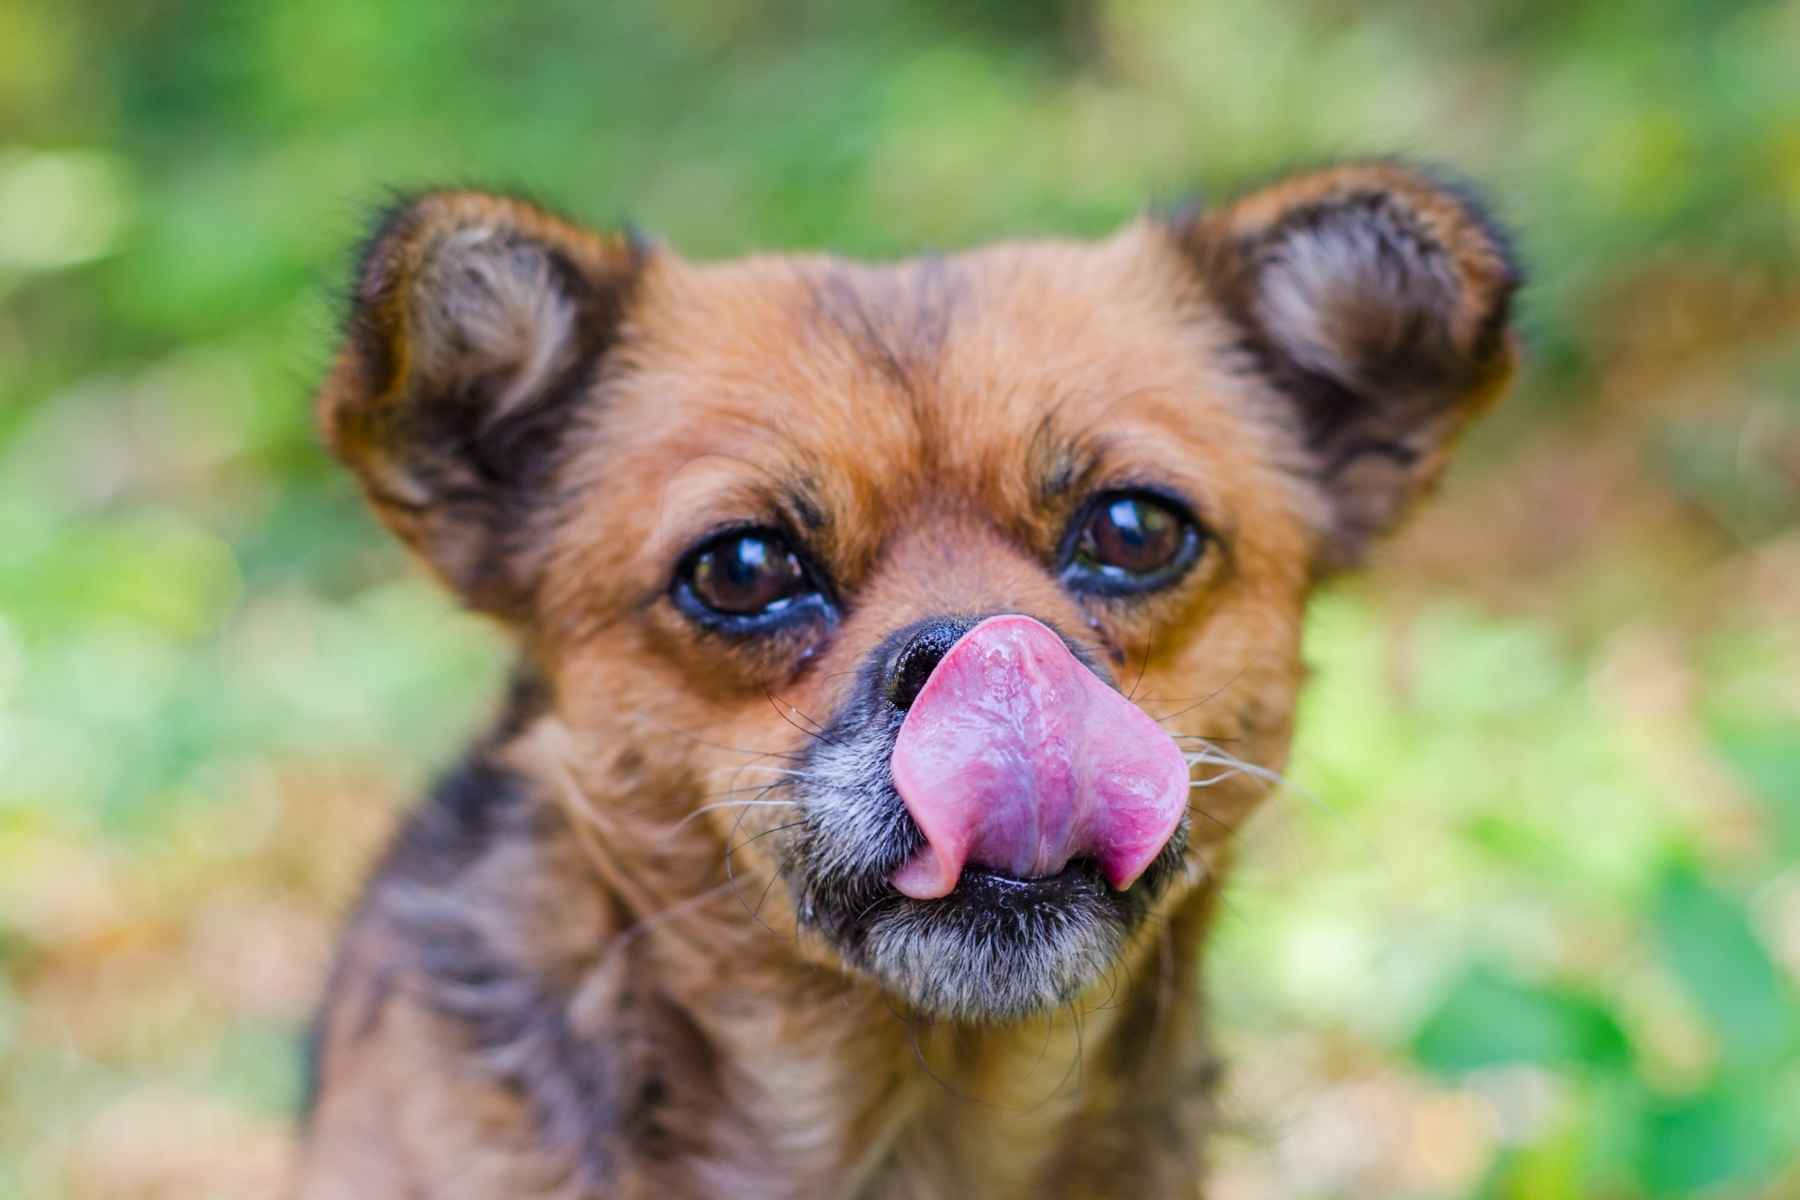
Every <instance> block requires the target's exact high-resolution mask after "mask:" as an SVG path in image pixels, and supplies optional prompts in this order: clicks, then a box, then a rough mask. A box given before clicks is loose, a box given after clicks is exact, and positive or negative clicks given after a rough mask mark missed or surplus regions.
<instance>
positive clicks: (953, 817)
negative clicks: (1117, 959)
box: [892, 615, 1188, 900]
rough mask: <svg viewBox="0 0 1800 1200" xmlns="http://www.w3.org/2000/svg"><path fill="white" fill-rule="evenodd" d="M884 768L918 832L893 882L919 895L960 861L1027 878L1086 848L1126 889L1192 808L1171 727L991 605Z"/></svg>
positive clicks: (1025, 621) (954, 872) (955, 872)
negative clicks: (918, 841)
mask: <svg viewBox="0 0 1800 1200" xmlns="http://www.w3.org/2000/svg"><path fill="white" fill-rule="evenodd" d="M892 766H893V776H894V786H895V787H896V788H897V789H899V792H900V799H901V800H902V801H904V802H905V804H906V810H907V812H909V813H911V814H912V818H913V820H914V822H916V823H917V824H918V826H919V831H920V832H921V833H923V834H924V835H925V845H924V846H923V847H921V848H920V850H919V851H918V853H917V854H915V855H914V856H913V857H912V858H911V859H909V860H908V861H907V862H906V863H905V864H904V865H903V866H901V868H900V869H899V871H897V872H896V873H895V875H894V880H893V882H894V886H895V887H896V888H898V889H899V890H900V891H901V892H903V893H905V894H906V895H908V896H911V897H913V898H914V899H917V900H930V899H934V898H936V897H939V896H944V895H948V894H949V892H950V891H951V889H952V888H954V887H955V886H956V881H957V879H958V878H960V877H961V875H962V870H963V867H964V865H965V864H968V863H974V864H975V865H977V866H983V867H988V868H991V869H992V870H995V871H999V872H1001V873H1003V874H1006V875H1011V876H1014V877H1017V878H1020V879H1030V878H1035V877H1039V876H1046V875H1054V874H1056V873H1057V872H1058V871H1061V870H1062V869H1063V867H1065V866H1066V865H1068V863H1069V861H1070V860H1071V859H1075V858H1079V857H1083V856H1090V857H1092V858H1094V859H1095V860H1097V861H1098V863H1099V865H1100V869H1101V871H1102V872H1103V873H1104V874H1105V876H1106V878H1107V881H1108V882H1109V883H1111V884H1112V886H1113V887H1115V888H1120V889H1123V888H1127V887H1130V886H1131V884H1132V882H1133V881H1134V880H1136V879H1137V877H1138V876H1139V875H1141V874H1142V873H1143V871H1144V868H1146V867H1148V866H1149V865H1150V863H1151V862H1152V861H1153V860H1154V859H1155V858H1156V855H1157V852H1158V851H1160V850H1161V849H1162V848H1163V845H1164V843H1166V842H1167V841H1168V840H1169V838H1170V836H1171V835H1172V834H1173V833H1174V832H1175V827H1176V826H1177V825H1179V824H1180V823H1181V815H1182V813H1183V811H1185V809H1186V807H1187V797H1188V767H1187V760H1186V759H1184V758H1183V757H1182V756H1181V751H1180V750H1179V749H1177V748H1176V745H1175V743H1174V741H1173V740H1172V739H1171V738H1170V737H1169V735H1168V734H1167V733H1165V732H1163V730H1162V728H1161V727H1160V726H1158V725H1157V724H1156V722H1155V721H1152V720H1151V719H1150V718H1149V717H1148V716H1146V715H1145V713H1144V711H1143V710H1142V709H1140V708H1138V707H1137V706H1136V705H1135V704H1133V703H1131V701H1129V700H1127V699H1126V698H1125V697H1123V696H1121V695H1120V694H1119V693H1118V692H1116V691H1114V690H1113V689H1112V688H1110V687H1108V686H1107V685H1106V684H1105V683H1104V682H1102V681H1101V680H1100V678H1099V677H1098V676H1096V675H1095V674H1094V673H1093V672H1092V671H1090V670H1088V669H1087V668H1086V667H1084V666H1082V665H1081V663H1080V662H1079V661H1078V660H1077V659H1076V658H1075V656H1074V655H1073V654H1071V653H1069V649H1068V647H1067V646H1065V645H1064V644H1063V641H1062V639H1061V638H1060V637H1058V636H1057V635H1056V634H1055V633H1053V632H1052V631H1051V630H1050V629H1049V628H1047V627H1046V626H1044V625H1042V624H1040V623H1039V622H1037V621H1034V620H1032V619H1031V618H1030V617H1026V616H1017V615H1008V616H1001V617H990V618H988V619H987V620H985V621H983V622H981V624H979V625H977V626H975V628H974V629H971V630H970V631H969V632H968V633H967V634H965V635H963V637H962V639H961V640H960V641H958V642H957V643H956V644H955V645H954V646H952V647H951V648H950V652H949V653H948V654H946V655H944V657H943V659H942V661H940V662H939V663H938V665H937V667H936V668H935V669H934V670H933V671H932V673H931V676H930V678H928V679H927V680H926V681H925V686H924V687H923V688H921V689H920V690H919V694H918V697H917V698H916V699H915V700H914V701H913V703H912V707H911V708H910V709H909V710H908V711H907V714H906V720H905V722H904V723H903V724H902V725H901V726H900V736H899V739H898V741H896V743H895V745H894V758H893V764H892Z"/></svg>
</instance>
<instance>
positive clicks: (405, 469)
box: [318, 192, 646, 616]
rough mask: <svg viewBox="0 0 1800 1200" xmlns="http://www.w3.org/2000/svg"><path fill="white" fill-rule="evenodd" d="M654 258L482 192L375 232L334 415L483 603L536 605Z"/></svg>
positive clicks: (351, 457) (331, 428) (397, 519)
mask: <svg viewBox="0 0 1800 1200" xmlns="http://www.w3.org/2000/svg"><path fill="white" fill-rule="evenodd" d="M645 256H646V252H645V250H644V248H643V247H642V246H640V245H638V244H636V243H635V242H633V241H631V240H630V239H627V238H623V237H607V236H599V235H595V234H592V233H589V232H587V231H585V230H582V229H580V228H577V227H576V226H574V225H571V224H569V223H568V222H565V221H563V220H561V219H559V218H557V217H554V216H552V215H550V214H549V213H546V212H544V211H542V210H541V209H538V208H536V207H534V206H532V205H530V204H527V203H525V202H523V201H519V200H513V199H509V198H505V197H499V196H488V195H483V194H480V193H474V192H436V193H431V194H428V195H425V196H423V197H420V198H418V199H415V200H412V201H410V202H408V203H405V204H403V205H401V206H399V207H397V208H396V209H394V210H393V211H392V212H391V213H389V214H388V215H387V217H386V218H385V219H384V220H383V221H382V222H381V223H380V224H379V226H378V227H377V229H376V230H375V233H374V234H373V236H372V237H371V238H370V239H369V242H368V245H367V248H366V249H365V251H364V253H363V256H362V260H361V263H360V265H359V266H358V268H357V272H356V283H355V290H354V293H353V295H352V297H351V309H350V314H349V322H348V327H347V331H346V332H347V336H346V339H345V345H344V347H343V350H342V352H341V353H340V354H339V356H338V359H337V362H336V365H335V366H334V368H333V369H332V372H331V374H330V376H329V377H328V378H327V380H326V382H325V386H324V388H323V390H322V392H321V394H320V396H319V402H318V412H319V420H320V423H321V425H322V426H323V428H324V431H325V436H326V439H327V441H328V442H329V443H330V445H331V448H332V450H333V451H334V452H335V453H336V454H337V456H338V457H339V458H340V459H342V460H343V461H344V463H346V464H347V465H348V466H349V467H350V468H351V469H352V470H353V471H355V472H356V474H357V476H358V477H359V478H360V480H361V482H362V485H363V489H364V491H365V492H366V493H367V495H368V497H369V500H370V503H371V504H372V505H373V506H374V508H375V510H376V512H377V513H378V514H379V515H380V517H381V519H382V521H383V522H385V523H386V524H387V525H388V527H389V528H391V529H392V530H393V531H394V532H395V533H397V534H398V535H399V536H400V537H401V539H402V540H404V541H405V542H406V543H407V544H408V545H409V546H411V547H412V548H413V549H414V550H415V551H416V552H417V553H418V554H419V555H420V556H421V557H422V558H423V559H424V560H425V561H426V562H427V563H428V564H429V565H430V566H431V567H432V568H433V569H434V570H435V571H436V572H437V573H438V574H439V575H440V576H442V577H443V578H444V579H445V580H446V581H447V582H448V583H449V584H450V586H451V587H453V588H454V589H456V590H457V591H458V592H459V593H461V594H462V595H463V597H464V598H465V599H467V600H468V601H469V603H471V604H472V605H474V606H475V607H477V608H480V609H483V610H486V611H488V612H492V613H495V614H498V615H502V616H512V615H517V614H518V613H519V612H520V611H521V610H522V608H523V607H524V606H525V605H526V604H528V603H529V600H530V594H531V591H532V587H533V575H534V567H533V561H534V557H535V554H534V551H535V549H536V548H537V547H539V546H541V545H542V544H543V541H544V539H543V538H542V537H538V536H535V535H536V533H537V531H538V530H539V528H540V517H541V514H543V513H544V512H546V511H547V510H549V509H550V508H551V506H552V502H553V501H554V499H555V496H554V492H555V489H556V486H557V484H556V479H557V467H558V465H559V464H560V462H561V461H562V457H563V453H564V451H565V449H566V444H567V441H568V435H569V433H570V432H571V431H572V430H573V429H574V428H575V426H576V424H577V418H578V416H579V413H580V409H581V408H582V405H583V403H584V401H585V400H587V399H588V398H589V396H590V395H591V393H592V392H593V390H594V388H595V386H596V381H597V378H598V376H599V373H600V370H601V367H602V365H603V363H604V361H605V360H606V357H607V355H608V353H609V351H611V350H612V349H613V348H614V345H615V343H617V341H618V340H619V338H620V335H621V327H622V325H623V322H624V318H625V313H626V310H627V307H628V305H629V301H630V298H631V293H632V290H633V287H634V285H635V283H636V281H637V280H638V278H639V276H640V274H641V272H642V269H643V264H644V260H645Z"/></svg>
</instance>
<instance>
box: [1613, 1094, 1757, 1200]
mask: <svg viewBox="0 0 1800 1200" xmlns="http://www.w3.org/2000/svg"><path fill="white" fill-rule="evenodd" d="M1763 1112H1764V1104H1763V1101H1762V1100H1761V1099H1760V1098H1759V1097H1758V1096H1756V1095H1755V1094H1754V1093H1751V1092H1745V1091H1738V1090H1732V1089H1729V1088H1714V1089H1710V1090H1708V1091H1705V1092H1702V1093H1700V1094H1698V1095H1694V1096H1684V1097H1682V1098H1680V1099H1678V1100H1672V1101H1666V1102H1661V1103H1656V1104H1652V1105H1650V1106H1649V1107H1648V1108H1647V1109H1646V1111H1645V1112H1644V1115H1643V1126H1642V1130H1641V1136H1642V1144H1641V1146H1640V1148H1639V1158H1638V1161H1639V1166H1640V1173H1641V1175H1642V1178H1643V1181H1644V1186H1645V1187H1646V1188H1647V1189H1648V1190H1649V1192H1650V1193H1651V1194H1652V1195H1655V1196H1689V1195H1693V1194H1694V1193H1696V1192H1698V1191H1700V1190H1702V1189H1705V1188H1709V1187H1712V1186H1713V1185H1715V1184H1719V1183H1723V1182H1726V1181H1740V1182H1741V1181H1744V1180H1745V1179H1747V1178H1749V1177H1753V1176H1758V1175H1762V1174H1764V1173H1766V1172H1767V1171H1768V1170H1769V1168H1770V1167H1771V1166H1772V1165H1773V1161H1774V1153H1775V1150H1774V1142H1773V1139H1772V1137H1771V1136H1770V1131H1769V1128H1768V1122H1767V1121H1766V1119H1765V1118H1764V1115H1763Z"/></svg>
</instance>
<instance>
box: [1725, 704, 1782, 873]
mask: <svg viewBox="0 0 1800 1200" xmlns="http://www.w3.org/2000/svg"><path fill="white" fill-rule="evenodd" d="M1712 739H1713V747H1714V749H1716V750H1717V751H1718V752H1719V754H1720V755H1721V756H1722V757H1723V758H1724V759H1725V761H1726V762H1728V763H1730V764H1731V765H1732V767H1733V768H1735V769H1736V770H1737V772H1738V774H1740V775H1742V776H1743V777H1744V779H1745V780H1746V781H1747V782H1748V783H1749V784H1750V786H1751V787H1752V788H1754V789H1755V790H1756V793H1757V794H1758V795H1759V796H1760V797H1762V799H1764V800H1765V801H1767V802H1768V804H1769V805H1770V807H1772V808H1773V809H1774V810H1775V819H1776V821H1777V822H1778V823H1779V825H1780V827H1781V830H1782V832H1783V834H1784V837H1785V840H1786V844H1787V846H1788V848H1789V849H1790V850H1792V851H1800V722H1790V721H1760V722H1748V721H1730V722H1726V721H1715V722H1714V723H1713V729H1712Z"/></svg>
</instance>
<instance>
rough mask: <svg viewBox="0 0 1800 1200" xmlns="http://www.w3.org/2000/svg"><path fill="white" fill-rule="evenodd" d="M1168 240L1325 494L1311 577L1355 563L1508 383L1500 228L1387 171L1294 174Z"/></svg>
mask: <svg viewBox="0 0 1800 1200" xmlns="http://www.w3.org/2000/svg"><path fill="white" fill-rule="evenodd" d="M1174 232H1175V234H1176V237H1177V239H1178V241H1179V243H1180V245H1181V246H1182V248H1183V249H1184V250H1185V251H1186V252H1187V253H1188V254H1189V255H1190V256H1191V258H1192V260H1193V262H1194V263H1195V264H1196V266H1197V267H1198V268H1199V270H1200V271H1201V273H1202V275H1203V277H1204V278H1203V282H1204V286H1205V288H1206V290H1207V292H1208V293H1209V294H1210V295H1211V296H1212V297H1213V298H1214V299H1215V300H1216V302H1218V303H1219V304H1221V305H1222V306H1223V308H1224V310H1225V313H1226V315H1227V317H1228V318H1229V319H1230V320H1231V321H1232V323H1233V324H1234V326H1235V330H1236V332H1237V333H1238V335H1239V337H1240V342H1241V345H1242V347H1243V348H1244V350H1245V351H1246V352H1247V357H1248V360H1249V363H1250V369H1252V370H1254V371H1256V372H1258V373H1259V374H1261V375H1263V376H1264V377H1266V378H1267V380H1268V381H1269V382H1270V383H1271V384H1273V385H1274V387H1275V388H1276V389H1277V390H1278V391H1279V393H1280V394H1281V396H1282V397H1283V399H1284V402H1285V403H1286V404H1287V405H1288V406H1290V416H1291V420H1292V424H1293V426H1294V428H1295V431H1296V433H1297V434H1298V436H1299V438H1300V440H1301V442H1302V443H1303V446H1304V452H1305V455H1306V470H1307V472H1308V474H1309V475H1311V476H1312V477H1313V478H1314V480H1315V481H1316V485H1317V487H1318V488H1319V489H1320V491H1321V493H1322V496H1323V498H1324V500H1325V502H1326V503H1325V511H1326V513H1327V516H1326V518H1325V520H1326V527H1325V528H1324V529H1323V530H1322V535H1323V536H1322V540H1321V543H1320V551H1319V559H1318V562H1317V564H1316V569H1317V570H1318V571H1319V572H1320V573H1328V572H1330V571H1332V570H1335V569H1338V568H1342V567H1345V566H1349V565H1353V564H1354V563H1356V562H1357V561H1358V560H1359V559H1360V558H1361V556H1362V554H1363V552H1364V550H1365V549H1366V547H1367V544H1368V542H1369V540H1370V539H1371V538H1372V537H1373V536H1374V535H1376V534H1378V533H1380V532H1382V531H1384V530H1386V529H1388V528H1390V527H1391V526H1392V525H1393V524H1394V523H1395V522H1396V521H1397V520H1398V519H1399V518H1400V517H1401V516H1402V515H1403V514H1404V513H1405V512H1406V511H1407V509H1408V508H1409V507H1410V506H1411V504H1412V503H1413V501H1414V500H1416V499H1417V498H1418V497H1419V495H1420V494H1421V493H1422V492H1424V491H1425V490H1427V489H1428V488H1429V486H1430V485H1431V484H1432V483H1433V482H1434V481H1435V480H1436V478H1437V477H1438V475H1439V474H1440V473H1441V472H1442V470H1443V467H1444V465H1445V463H1446V462H1447V461H1448V458H1449V452H1450V449H1451V446H1452V443H1453V442H1454V440H1455V437H1456V435H1457V433H1458V432H1460V430H1461V429H1462V428H1463V426H1464V425H1465V424H1466V423H1467V422H1468V420H1469V419H1470V418H1471V417H1473V416H1475V415H1476V414H1477V413H1479V412H1480V411H1481V410H1482V409H1484V408H1485V407H1487V405H1489V404H1490V403H1492V402H1493V401H1494V400H1495V399H1496V398H1497V397H1498V396H1499V394H1500V392H1501V390H1502V389H1503V388H1504V386H1505V384H1506V382H1507V380H1508V378H1509V376H1510V375H1511V371H1512V367H1513V363H1514V359H1515V357H1516V347H1515V339H1514V337H1513V335H1512V333H1511V331H1510V329H1509V327H1508V319H1509V313H1510V310H1511V304H1512V297H1513V292H1514V289H1515V288H1516V287H1517V284H1518V278H1519V275H1518V269H1517V267H1516V266H1515V265H1514V263H1513V260H1512V257H1511V251H1510V249H1509V247H1508V244H1507V240H1506V237H1505V235H1504V234H1503V233H1501V232H1500V230H1499V229H1498V228H1497V227H1496V226H1495V225H1494V224H1493V222H1492V221H1491V220H1489V219H1488V218H1487V217H1486V216H1485V215H1484V214H1483V212H1482V210H1481V208H1480V206H1479V205H1478V204H1477V203H1476V202H1475V201H1474V200H1473V199H1472V198H1471V197H1470V196H1469V195H1468V194H1467V193H1466V192H1465V191H1464V190H1463V189H1461V188H1458V187H1452V186H1448V185H1445V184H1443V183H1440V182H1438V181H1436V180H1434V179H1432V178H1430V177H1428V176H1427V175H1424V174H1422V173H1421V172H1419V171H1416V170H1413V169H1409V168H1405V167H1399V166H1394V165H1390V164H1385V163H1382V164H1367V165H1352V166H1343V167H1337V168H1332V169H1328V170H1323V171H1318V172H1312V173H1308V174H1303V175H1299V176H1297V177H1294V178H1291V179H1288V180H1286V181H1283V182H1281V183H1278V184H1276V185H1274V186H1272V187H1269V188H1267V189H1265V190H1263V191H1260V192H1256V193H1254V194H1252V195H1250V196H1247V197H1245V198H1244V199H1242V200H1239V201H1238V202H1236V203H1235V204H1232V205H1230V206H1229V207H1226V208H1224V209H1222V210H1218V211H1214V212H1204V213H1200V214H1198V215H1196V216H1191V217H1188V218H1185V219H1179V220H1177V221H1176V222H1175V226H1174Z"/></svg>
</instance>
